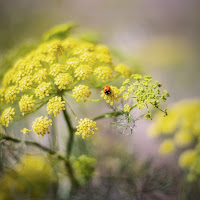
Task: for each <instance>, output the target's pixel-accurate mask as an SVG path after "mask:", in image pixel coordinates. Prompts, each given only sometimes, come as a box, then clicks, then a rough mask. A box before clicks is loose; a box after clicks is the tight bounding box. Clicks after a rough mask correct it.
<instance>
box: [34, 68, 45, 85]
mask: <svg viewBox="0 0 200 200" xmlns="http://www.w3.org/2000/svg"><path fill="white" fill-rule="evenodd" d="M47 75H48V74H47V69H41V70H39V71H37V72H35V74H34V75H33V77H34V80H35V83H37V84H40V83H42V82H43V81H45V80H46V78H47Z"/></svg>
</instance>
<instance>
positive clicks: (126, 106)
mask: <svg viewBox="0 0 200 200" xmlns="http://www.w3.org/2000/svg"><path fill="white" fill-rule="evenodd" d="M130 110H131V107H130V106H129V105H128V104H125V105H124V112H130Z"/></svg>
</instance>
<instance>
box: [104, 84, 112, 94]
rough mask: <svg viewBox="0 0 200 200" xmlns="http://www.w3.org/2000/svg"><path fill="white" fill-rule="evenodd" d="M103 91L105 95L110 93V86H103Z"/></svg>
mask: <svg viewBox="0 0 200 200" xmlns="http://www.w3.org/2000/svg"><path fill="white" fill-rule="evenodd" d="M103 92H104V93H105V94H106V95H109V94H110V93H111V89H110V86H105V87H104V88H103Z"/></svg>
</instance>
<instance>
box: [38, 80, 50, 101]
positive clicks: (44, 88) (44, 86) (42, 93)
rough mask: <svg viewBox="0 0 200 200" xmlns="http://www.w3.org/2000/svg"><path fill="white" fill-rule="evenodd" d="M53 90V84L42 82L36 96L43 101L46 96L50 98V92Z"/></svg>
mask: <svg viewBox="0 0 200 200" xmlns="http://www.w3.org/2000/svg"><path fill="white" fill-rule="evenodd" d="M50 90H51V83H46V82H42V83H41V84H40V85H38V86H37V88H36V89H35V96H36V97H39V99H43V98H44V97H46V96H49V92H50Z"/></svg>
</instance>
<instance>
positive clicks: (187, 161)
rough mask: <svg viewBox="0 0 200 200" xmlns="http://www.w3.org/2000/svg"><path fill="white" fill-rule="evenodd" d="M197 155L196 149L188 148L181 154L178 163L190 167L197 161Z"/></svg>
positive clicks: (183, 166)
mask: <svg viewBox="0 0 200 200" xmlns="http://www.w3.org/2000/svg"><path fill="white" fill-rule="evenodd" d="M197 157H198V156H197V153H196V151H195V150H187V151H184V152H183V153H182V154H181V155H180V157H179V161H178V163H179V165H180V167H182V168H189V167H190V166H191V165H192V163H193V162H195V161H196V159H197Z"/></svg>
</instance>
